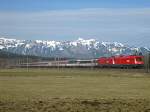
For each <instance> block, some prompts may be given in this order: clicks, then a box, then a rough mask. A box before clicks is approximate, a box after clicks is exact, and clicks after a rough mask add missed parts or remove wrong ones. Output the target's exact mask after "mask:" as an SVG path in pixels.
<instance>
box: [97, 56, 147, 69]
mask: <svg viewBox="0 0 150 112" xmlns="http://www.w3.org/2000/svg"><path fill="white" fill-rule="evenodd" d="M97 62H98V66H100V67H120V68H125V67H131V68H140V67H144V56H137V55H127V56H126V55H121V56H111V57H101V58H99V59H98V60H97Z"/></svg>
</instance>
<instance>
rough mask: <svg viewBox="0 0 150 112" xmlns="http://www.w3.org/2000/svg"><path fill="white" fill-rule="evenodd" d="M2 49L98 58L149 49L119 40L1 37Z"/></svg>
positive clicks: (51, 55) (130, 53) (20, 52)
mask: <svg viewBox="0 0 150 112" xmlns="http://www.w3.org/2000/svg"><path fill="white" fill-rule="evenodd" d="M0 49H1V50H5V51H8V52H11V53H14V54H20V55H30V56H37V57H51V58H52V57H58V58H63V57H67V58H84V59H85V58H86V59H87V58H98V57H103V56H112V55H113V56H114V55H133V54H135V53H142V54H144V53H145V52H147V51H149V48H146V47H135V46H129V45H124V44H122V43H118V42H100V41H98V40H95V39H88V40H84V39H82V38H79V39H78V40H75V41H64V42H60V41H46V40H16V39H7V38H0Z"/></svg>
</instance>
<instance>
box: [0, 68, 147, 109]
mask: <svg viewBox="0 0 150 112" xmlns="http://www.w3.org/2000/svg"><path fill="white" fill-rule="evenodd" d="M16 111H18V112H21V111H25V112H36V111H39V112H55V111H56V112H71V111H72V112H80V111H81V112H92V111H93V112H99V111H103V112H105V111H106V112H109V111H110V112H111V111H114V112H121V111H123V112H127V111H132V112H138V111H139V112H141V111H143V112H150V74H146V73H144V72H143V71H142V70H123V69H122V70H117V69H116V70H115V69H89V70H88V69H41V70H40V69H29V70H28V71H27V70H25V69H12V70H0V112H16Z"/></svg>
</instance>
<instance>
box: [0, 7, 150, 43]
mask: <svg viewBox="0 0 150 112" xmlns="http://www.w3.org/2000/svg"><path fill="white" fill-rule="evenodd" d="M149 20H150V8H89V9H76V10H50V11H41V12H0V35H2V36H13V37H16V38H23V39H46V40H73V39H76V38H78V37H83V38H96V39H99V40H101V41H118V42H123V43H126V44H131V45H139V46H140V45H142V46H150V45H149V44H148V43H150V21H149ZM143 38H144V40H143Z"/></svg>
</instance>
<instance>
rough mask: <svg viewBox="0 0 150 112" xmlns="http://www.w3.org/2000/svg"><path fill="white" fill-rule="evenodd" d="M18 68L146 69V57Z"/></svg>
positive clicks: (131, 56)
mask: <svg viewBox="0 0 150 112" xmlns="http://www.w3.org/2000/svg"><path fill="white" fill-rule="evenodd" d="M17 67H34V68H36V67H43V68H44V67H59V68H72V67H78V68H90V67H91V68H94V67H95V68H96V67H97V68H104V67H116V68H141V67H144V56H137V55H128V56H126V55H120V56H111V57H100V58H97V59H87V60H83V59H72V60H57V61H42V62H30V63H21V64H18V65H17Z"/></svg>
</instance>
